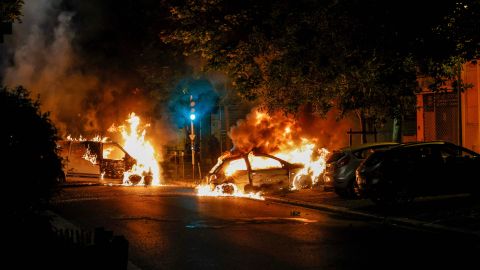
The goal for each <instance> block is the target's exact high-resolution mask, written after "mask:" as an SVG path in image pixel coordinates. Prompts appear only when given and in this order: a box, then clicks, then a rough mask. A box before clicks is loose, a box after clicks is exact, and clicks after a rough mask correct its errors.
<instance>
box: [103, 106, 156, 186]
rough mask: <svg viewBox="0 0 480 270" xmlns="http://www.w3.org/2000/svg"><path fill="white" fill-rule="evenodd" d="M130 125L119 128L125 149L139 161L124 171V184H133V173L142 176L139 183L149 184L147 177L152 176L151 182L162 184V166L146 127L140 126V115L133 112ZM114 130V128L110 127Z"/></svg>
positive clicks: (129, 121) (129, 119) (130, 116)
mask: <svg viewBox="0 0 480 270" xmlns="http://www.w3.org/2000/svg"><path fill="white" fill-rule="evenodd" d="M126 122H127V123H128V124H129V126H128V127H127V126H124V125H122V126H120V127H119V130H120V132H121V134H122V137H123V140H124V142H123V146H124V148H125V150H126V151H127V152H128V153H129V154H130V155H131V156H132V157H133V158H135V160H136V161H137V163H136V164H135V165H134V166H133V167H132V169H131V170H129V171H128V172H125V173H124V177H123V183H124V185H131V184H132V183H131V181H130V177H131V176H133V175H138V176H141V178H142V179H141V181H140V182H139V183H138V185H144V184H147V179H148V178H147V177H150V178H151V184H152V185H154V186H158V185H160V166H159V164H158V161H157V159H156V158H155V150H154V148H153V146H152V144H151V143H150V142H149V141H148V140H146V139H145V134H146V129H145V128H146V127H149V125H148V124H147V125H145V126H144V128H139V127H140V117H138V116H137V115H135V113H133V112H132V113H131V114H130V115H129V118H128V119H127V120H126ZM109 130H110V131H113V129H112V128H111V129H109Z"/></svg>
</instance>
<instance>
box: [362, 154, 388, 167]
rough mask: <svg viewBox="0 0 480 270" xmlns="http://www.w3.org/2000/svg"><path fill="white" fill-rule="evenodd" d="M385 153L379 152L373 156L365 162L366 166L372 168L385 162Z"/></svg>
mask: <svg viewBox="0 0 480 270" xmlns="http://www.w3.org/2000/svg"><path fill="white" fill-rule="evenodd" d="M384 156H385V152H383V151H377V152H374V153H373V154H371V155H370V156H369V157H368V158H367V160H366V161H365V166H372V165H375V164H377V163H379V162H380V161H382V160H383V158H384Z"/></svg>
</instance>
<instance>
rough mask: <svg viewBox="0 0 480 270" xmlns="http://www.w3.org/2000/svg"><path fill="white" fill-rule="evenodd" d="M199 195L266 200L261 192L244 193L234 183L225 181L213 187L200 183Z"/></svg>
mask: <svg viewBox="0 0 480 270" xmlns="http://www.w3.org/2000/svg"><path fill="white" fill-rule="evenodd" d="M196 189H197V195H198V196H201V197H204V196H208V197H240V198H249V199H255V200H262V201H263V200H265V198H264V197H262V194H261V192H257V193H254V192H249V193H244V192H242V191H240V190H239V189H238V187H237V186H236V185H235V184H233V183H225V184H221V185H217V186H215V187H213V189H212V186H210V185H199V186H197V187H196Z"/></svg>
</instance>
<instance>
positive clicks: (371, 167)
mask: <svg viewBox="0 0 480 270" xmlns="http://www.w3.org/2000/svg"><path fill="white" fill-rule="evenodd" d="M479 168H480V155H479V154H478V153H475V152H473V151H471V150H469V149H466V148H463V147H460V146H457V145H455V144H453V143H449V142H444V141H434V142H422V143H409V144H404V145H400V146H397V147H393V148H391V149H389V150H385V151H378V152H375V153H373V154H372V155H371V156H370V157H369V158H367V159H366V160H365V161H364V162H363V163H362V164H361V165H360V166H359V167H358V169H357V171H356V182H357V185H358V192H359V193H360V194H361V195H362V196H364V197H368V198H370V199H372V200H373V201H374V202H376V203H379V204H394V203H398V202H402V201H411V200H413V199H414V198H415V197H417V196H420V195H440V194H454V193H476V194H478V193H479V191H480V178H479V177H478V170H479Z"/></svg>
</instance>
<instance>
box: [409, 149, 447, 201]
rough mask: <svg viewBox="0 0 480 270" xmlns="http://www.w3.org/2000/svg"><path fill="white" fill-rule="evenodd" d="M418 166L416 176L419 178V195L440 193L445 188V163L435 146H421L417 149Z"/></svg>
mask: <svg viewBox="0 0 480 270" xmlns="http://www.w3.org/2000/svg"><path fill="white" fill-rule="evenodd" d="M418 153H419V155H420V156H419V164H418V166H417V171H416V173H417V175H418V176H419V181H418V185H419V190H420V193H421V194H437V193H439V192H442V191H443V189H444V186H445V181H446V177H445V163H444V161H443V159H442V157H441V154H440V151H438V148H437V147H436V146H435V145H423V146H420V147H418Z"/></svg>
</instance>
